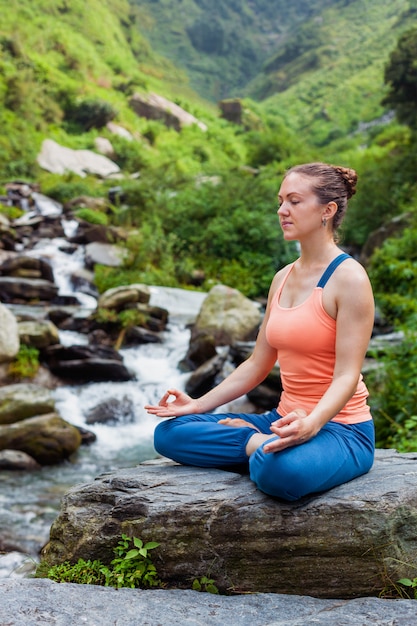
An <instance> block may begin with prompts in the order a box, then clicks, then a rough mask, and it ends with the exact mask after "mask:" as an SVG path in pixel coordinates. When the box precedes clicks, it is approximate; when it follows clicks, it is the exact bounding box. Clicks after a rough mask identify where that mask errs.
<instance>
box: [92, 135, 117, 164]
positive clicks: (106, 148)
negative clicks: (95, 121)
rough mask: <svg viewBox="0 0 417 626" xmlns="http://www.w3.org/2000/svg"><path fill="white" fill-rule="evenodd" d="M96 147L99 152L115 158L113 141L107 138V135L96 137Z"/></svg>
mask: <svg viewBox="0 0 417 626" xmlns="http://www.w3.org/2000/svg"><path fill="white" fill-rule="evenodd" d="M94 147H95V149H96V150H97V152H100V154H104V156H106V157H108V158H109V159H114V158H115V156H116V153H115V151H114V148H113V146H112V144H111V141H110V139H107V137H96V138H95V139H94Z"/></svg>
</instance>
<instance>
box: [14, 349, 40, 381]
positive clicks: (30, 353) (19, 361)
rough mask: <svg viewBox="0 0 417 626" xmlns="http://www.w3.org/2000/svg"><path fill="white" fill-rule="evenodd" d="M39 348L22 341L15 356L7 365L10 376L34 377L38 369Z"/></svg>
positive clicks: (17, 377)
mask: <svg viewBox="0 0 417 626" xmlns="http://www.w3.org/2000/svg"><path fill="white" fill-rule="evenodd" d="M39 365H40V364H39V350H38V349H37V348H34V347H32V346H27V345H26V344H24V343H22V344H21V345H20V348H19V352H18V353H17V356H16V357H15V358H14V359H13V361H12V362H11V363H9V366H8V373H9V375H10V376H11V377H12V378H15V379H20V378H34V377H35V376H36V374H37V373H38V370H39Z"/></svg>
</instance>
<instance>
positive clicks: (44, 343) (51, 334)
mask: <svg viewBox="0 0 417 626" xmlns="http://www.w3.org/2000/svg"><path fill="white" fill-rule="evenodd" d="M18 330H19V338H20V342H21V343H22V344H25V345H26V346H31V347H33V348H46V347H48V346H52V345H55V344H57V343H59V332H58V329H57V327H56V326H55V324H53V323H52V322H51V321H49V320H33V321H25V322H19V323H18Z"/></svg>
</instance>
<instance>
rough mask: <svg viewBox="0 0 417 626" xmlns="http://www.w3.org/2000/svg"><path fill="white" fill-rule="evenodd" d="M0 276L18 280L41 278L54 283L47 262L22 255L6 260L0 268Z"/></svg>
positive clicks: (50, 268) (49, 265)
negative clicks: (14, 277) (13, 277)
mask: <svg viewBox="0 0 417 626" xmlns="http://www.w3.org/2000/svg"><path fill="white" fill-rule="evenodd" d="M0 274H2V275H3V276H16V277H19V278H41V279H43V280H48V281H50V282H51V283H53V282H54V274H53V271H52V266H51V264H50V263H48V261H45V260H44V259H36V258H34V257H31V256H26V255H24V254H18V255H16V256H13V257H9V258H8V259H6V260H5V261H4V262H3V263H2V264H1V266H0Z"/></svg>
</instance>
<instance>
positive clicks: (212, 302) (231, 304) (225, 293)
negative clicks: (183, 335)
mask: <svg viewBox="0 0 417 626" xmlns="http://www.w3.org/2000/svg"><path fill="white" fill-rule="evenodd" d="M260 323H261V313H260V311H259V308H258V306H257V305H256V304H255V303H254V302H252V300H249V299H248V298H246V297H245V296H244V295H243V294H242V293H240V291H238V290H237V289H232V288H231V287H227V286H225V285H216V286H215V287H213V289H211V290H210V292H209V293H208V295H207V297H206V298H205V300H204V302H203V304H202V306H201V309H200V312H199V314H198V317H197V319H196V323H195V328H194V329H193V334H194V333H196V334H200V333H206V334H211V335H213V337H214V339H215V342H216V345H218V346H222V345H231V344H233V343H235V342H236V341H248V340H251V339H254V338H255V337H256V334H257V331H258V328H259V325H260Z"/></svg>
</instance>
